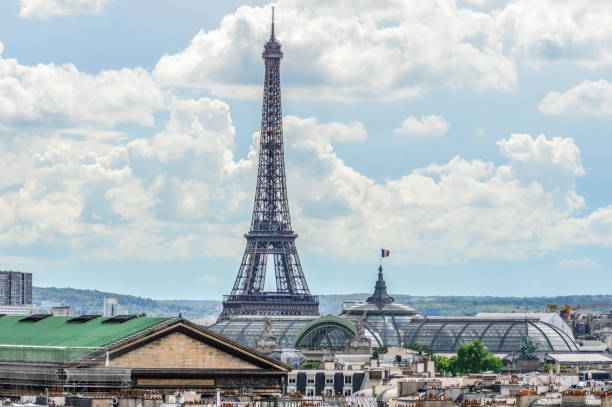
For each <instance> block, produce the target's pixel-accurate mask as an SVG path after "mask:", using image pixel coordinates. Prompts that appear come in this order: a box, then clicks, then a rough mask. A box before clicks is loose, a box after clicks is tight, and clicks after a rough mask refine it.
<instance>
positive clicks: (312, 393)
mask: <svg viewBox="0 0 612 407" xmlns="http://www.w3.org/2000/svg"><path fill="white" fill-rule="evenodd" d="M306 396H308V397H312V396H314V389H313V388H312V387H308V388H307V389H306Z"/></svg>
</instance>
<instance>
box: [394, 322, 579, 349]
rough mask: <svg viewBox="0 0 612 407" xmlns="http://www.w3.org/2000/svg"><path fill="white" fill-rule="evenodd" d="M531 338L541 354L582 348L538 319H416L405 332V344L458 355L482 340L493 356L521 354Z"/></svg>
mask: <svg viewBox="0 0 612 407" xmlns="http://www.w3.org/2000/svg"><path fill="white" fill-rule="evenodd" d="M526 336H528V337H529V338H530V339H531V340H532V341H533V342H534V343H535V344H537V346H538V348H537V352H574V351H577V350H578V346H577V345H576V343H575V342H574V340H573V339H572V338H571V337H570V336H568V335H567V334H566V333H565V332H563V330H561V329H559V328H558V327H556V326H554V325H552V324H550V323H547V322H544V321H542V320H540V319H538V318H521V317H516V318H515V317H512V316H506V317H504V318H485V317H429V318H423V319H421V320H415V321H412V322H411V323H410V325H409V326H408V327H407V328H406V329H405V331H404V338H403V342H404V343H405V344H411V343H416V344H418V345H424V346H427V347H428V348H430V349H431V350H433V351H435V352H455V351H456V350H457V348H458V347H459V346H461V345H464V344H467V343H471V342H473V341H475V340H477V339H479V340H481V341H482V343H483V345H484V347H485V348H487V349H488V350H489V351H491V352H493V353H510V352H515V351H517V352H518V351H519V349H520V346H521V342H522V341H523V339H524V338H525V337H526Z"/></svg>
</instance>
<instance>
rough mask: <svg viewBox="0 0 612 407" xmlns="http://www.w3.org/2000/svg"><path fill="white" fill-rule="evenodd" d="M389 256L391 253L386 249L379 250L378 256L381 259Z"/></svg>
mask: <svg viewBox="0 0 612 407" xmlns="http://www.w3.org/2000/svg"><path fill="white" fill-rule="evenodd" d="M390 254H391V252H390V251H389V250H387V249H380V256H381V257H389V255H390Z"/></svg>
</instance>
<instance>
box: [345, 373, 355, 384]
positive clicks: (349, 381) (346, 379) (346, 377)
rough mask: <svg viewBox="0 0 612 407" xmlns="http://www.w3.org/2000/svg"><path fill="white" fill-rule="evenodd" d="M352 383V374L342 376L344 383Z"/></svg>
mask: <svg viewBox="0 0 612 407" xmlns="http://www.w3.org/2000/svg"><path fill="white" fill-rule="evenodd" d="M352 383H353V376H348V375H347V376H344V384H352Z"/></svg>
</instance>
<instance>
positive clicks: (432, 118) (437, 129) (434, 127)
mask: <svg viewBox="0 0 612 407" xmlns="http://www.w3.org/2000/svg"><path fill="white" fill-rule="evenodd" d="M449 128H450V124H448V122H447V121H446V120H444V117H442V116H438V115H429V116H423V117H421V118H420V119H417V118H416V117H413V116H408V117H406V118H405V119H404V121H403V122H402V127H400V128H397V129H393V132H394V133H395V134H405V135H408V136H430V137H440V136H443V135H444V134H445V133H446V132H447V131H448V129H449Z"/></svg>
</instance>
